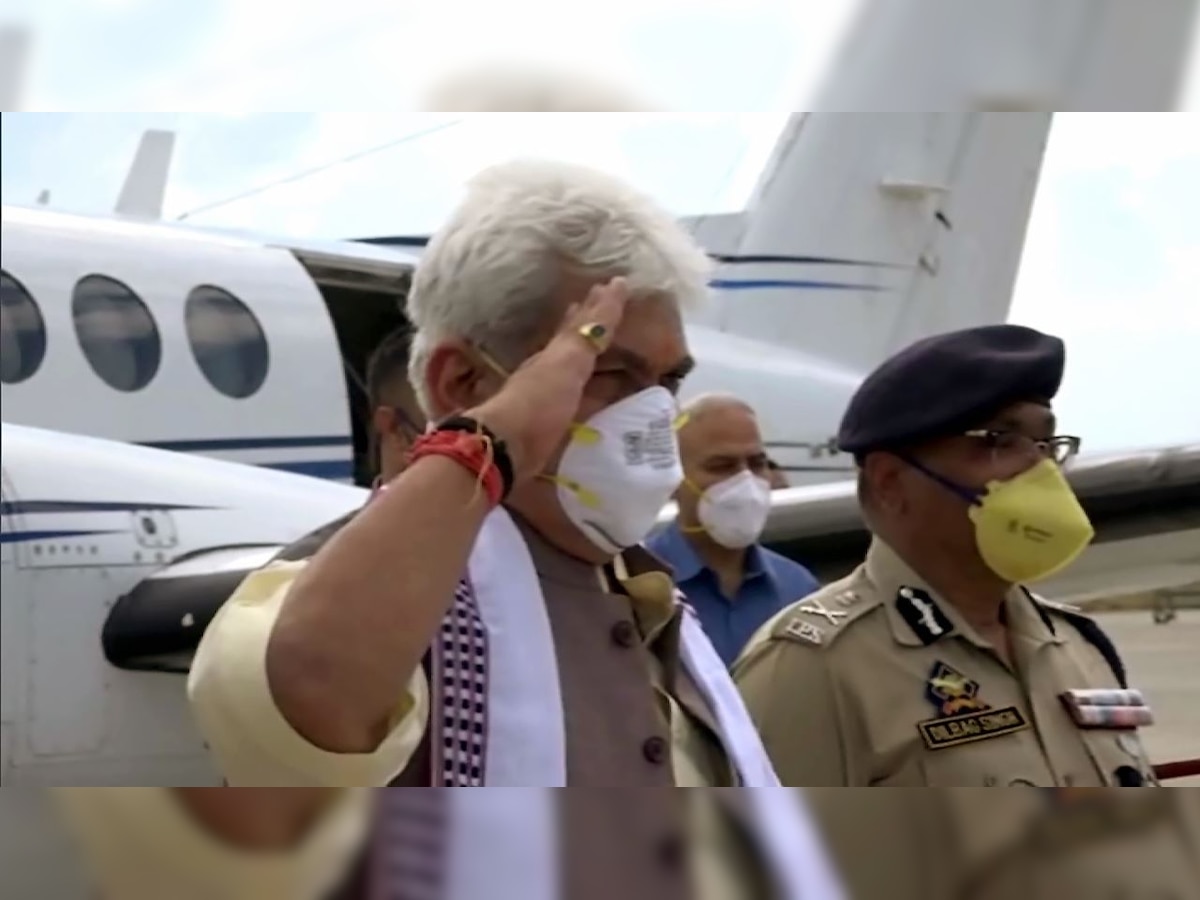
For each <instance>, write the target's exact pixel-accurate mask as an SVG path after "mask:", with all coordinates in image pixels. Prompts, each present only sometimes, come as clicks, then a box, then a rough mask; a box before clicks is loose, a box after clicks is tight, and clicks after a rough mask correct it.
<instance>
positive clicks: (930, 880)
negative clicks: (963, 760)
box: [805, 788, 1200, 900]
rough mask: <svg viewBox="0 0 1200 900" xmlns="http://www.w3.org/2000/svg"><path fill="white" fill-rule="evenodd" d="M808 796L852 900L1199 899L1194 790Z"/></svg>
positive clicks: (1198, 806) (813, 792)
mask: <svg viewBox="0 0 1200 900" xmlns="http://www.w3.org/2000/svg"><path fill="white" fill-rule="evenodd" d="M805 794H806V795H807V798H808V801H809V807H810V809H812V810H813V813H814V816H815V818H816V820H817V823H818V825H819V826H820V827H821V829H822V831H823V833H824V835H825V839H826V842H827V844H828V845H829V847H830V850H831V852H832V853H833V855H834V857H835V858H836V859H837V861H838V862H839V863H840V864H841V867H842V871H843V872H844V873H845V876H846V879H847V882H848V886H849V888H850V890H851V895H852V896H853V897H854V898H855V900H1198V898H1200V792H1196V791H1188V790H1179V791H1170V790H1167V791H1122V790H1118V789H1098V790H1095V791H1094V792H1093V791H1088V792H1087V793H1085V794H1083V796H1081V797H1079V798H1078V799H1075V800H1073V801H1067V802H1064V801H1061V800H1056V799H1055V798H1052V797H1050V796H1048V794H1049V792H1043V791H988V790H983V789H978V788H950V789H945V790H939V791H872V790H867V789H865V788H851V789H844V788H838V789H834V788H809V789H807V790H806V791H805ZM864 860H869V864H864Z"/></svg>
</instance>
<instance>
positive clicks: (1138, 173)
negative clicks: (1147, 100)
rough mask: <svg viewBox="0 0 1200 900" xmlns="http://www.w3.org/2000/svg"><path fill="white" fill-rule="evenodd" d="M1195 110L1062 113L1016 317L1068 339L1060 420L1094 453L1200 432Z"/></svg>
mask: <svg viewBox="0 0 1200 900" xmlns="http://www.w3.org/2000/svg"><path fill="white" fill-rule="evenodd" d="M1188 118H1194V116H1191V115H1185V114H1180V113H1175V114H1164V115H1161V116H1160V115H1150V114H1130V115H1121V116H1116V115H1105V116H1097V115H1092V114H1080V115H1065V114H1064V115H1060V116H1059V117H1058V118H1057V121H1056V124H1055V131H1054V132H1053V134H1052V137H1051V144H1050V147H1049V150H1048V156H1047V161H1046V169H1045V171H1044V173H1043V176H1042V180H1041V187H1040V189H1039V192H1038V196H1037V200H1036V203H1035V206H1034V211H1033V216H1032V219H1031V222H1030V228H1029V233H1028V236H1027V240H1026V246H1025V254H1024V257H1023V259H1022V262H1021V272H1020V276H1019V278H1018V282H1017V288H1016V295H1015V302H1014V306H1013V313H1012V319H1013V321H1017V322H1021V323H1022V324H1027V325H1032V326H1034V327H1036V328H1041V329H1043V330H1045V331H1047V332H1050V333H1053V334H1057V335H1060V336H1062V337H1063V338H1064V340H1065V341H1066V343H1067V359H1068V364H1067V374H1066V378H1065V380H1064V384H1063V391H1062V393H1061V395H1060V397H1059V403H1058V405H1059V412H1060V418H1061V419H1062V421H1063V422H1064V427H1065V428H1067V429H1068V430H1075V431H1081V432H1083V433H1084V436H1085V437H1086V439H1087V443H1086V446H1087V447H1088V448H1089V449H1090V450H1091V451H1096V450H1117V449H1128V448H1131V447H1144V446H1150V445H1154V444H1162V443H1186V442H1193V443H1194V442H1196V441H1197V440H1200V420H1198V419H1197V417H1196V416H1195V415H1194V414H1191V413H1190V412H1189V410H1190V409H1192V408H1194V406H1195V396H1194V394H1195V388H1194V387H1193V386H1194V385H1195V384H1198V383H1200V356H1198V355H1197V354H1196V351H1195V348H1196V347H1197V346H1200V303H1197V302H1196V285H1197V284H1200V219H1197V217H1196V216H1195V215H1194V213H1193V210H1192V209H1191V205H1190V204H1189V203H1188V202H1187V201H1184V200H1182V198H1183V197H1184V196H1191V195H1195V194H1197V193H1200V154H1196V153H1194V152H1193V151H1192V150H1191V149H1190V147H1191V144H1190V143H1189V142H1191V141H1192V139H1193V136H1192V135H1191V134H1190V133H1189V132H1188V130H1187V127H1186V126H1187V123H1186V122H1181V121H1179V120H1180V119H1188ZM1131 198H1132V199H1131Z"/></svg>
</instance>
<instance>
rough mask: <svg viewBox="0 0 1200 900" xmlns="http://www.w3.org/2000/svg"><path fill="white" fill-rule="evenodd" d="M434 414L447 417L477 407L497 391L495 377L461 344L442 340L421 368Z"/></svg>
mask: <svg viewBox="0 0 1200 900" xmlns="http://www.w3.org/2000/svg"><path fill="white" fill-rule="evenodd" d="M425 381H426V384H427V385H428V387H429V394H430V399H431V400H432V401H433V405H434V412H435V414H436V415H438V416H445V415H451V414H453V413H455V412H458V411H459V410H464V409H470V408H471V407H474V406H478V405H479V404H480V403H482V402H483V401H484V400H486V399H488V398H489V397H491V396H492V395H493V394H495V393H496V391H497V390H499V386H500V379H499V377H498V376H497V375H496V374H495V373H493V372H492V371H491V369H489V368H488V366H487V365H486V363H484V362H483V360H482V359H480V358H479V354H478V353H476V352H475V351H474V350H473V349H472V348H471V347H470V346H469V345H468V344H467V343H466V342H465V341H459V340H450V341H444V342H442V343H440V344H438V345H437V346H436V347H434V348H433V352H432V353H431V354H430V355H429V365H428V367H427V368H426V369H425Z"/></svg>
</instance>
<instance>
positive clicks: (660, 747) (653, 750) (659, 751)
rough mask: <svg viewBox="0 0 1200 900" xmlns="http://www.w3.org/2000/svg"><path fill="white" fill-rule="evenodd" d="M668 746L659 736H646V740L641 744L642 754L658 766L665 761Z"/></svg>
mask: <svg viewBox="0 0 1200 900" xmlns="http://www.w3.org/2000/svg"><path fill="white" fill-rule="evenodd" d="M669 749H670V748H669V747H668V746H667V742H666V741H665V740H663V739H662V738H660V737H657V736H655V737H652V738H646V742H645V743H644V744H642V755H643V756H645V757H646V759H647V760H648V761H650V762H652V763H654V765H656V766H660V765H662V764H663V763H665V762H666V761H667V751H668V750H669Z"/></svg>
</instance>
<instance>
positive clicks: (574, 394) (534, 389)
mask: <svg viewBox="0 0 1200 900" xmlns="http://www.w3.org/2000/svg"><path fill="white" fill-rule="evenodd" d="M628 300H629V289H628V286H627V284H626V282H625V279H624V278H614V279H612V280H611V281H609V282H607V283H605V284H598V285H596V286H595V287H593V288H592V290H591V291H590V292H589V293H588V296H587V298H586V299H584V300H583V301H581V302H579V303H576V304H573V305H572V306H571V308H570V309H569V310H567V313H566V315H565V316H564V317H563V321H562V324H561V325H560V326H559V329H558V332H557V334H555V336H554V337H553V338H551V339H550V342H549V343H548V344H546V346H545V347H544V348H542V350H541V351H539V352H538V353H535V354H534V355H533V356H531V357H529V359H527V360H525V362H524V363H522V364H521V365H520V367H518V368H517V370H516V371H514V372H513V373H512V375H511V376H509V378H508V380H507V381H506V382H505V384H504V387H503V388H501V390H500V391H499V392H498V393H497V394H496V396H494V397H492V398H491V399H490V400H488V401H486V402H485V403H483V404H481V405H480V406H478V407H477V408H475V409H473V410H470V411H468V413H467V414H468V415H470V416H472V417H474V418H476V419H478V420H479V421H481V422H483V423H484V424H486V425H487V426H488V427H489V428H491V429H492V430H493V431H494V432H495V433H496V435H497V437H499V438H501V439H502V440H504V441H505V443H506V444H507V445H508V449H509V454H510V456H511V457H512V460H513V467H514V469H515V474H516V479H517V480H518V481H520V480H522V479H524V478H530V477H533V476H535V475H537V474H538V473H539V472H541V471H542V470H543V469H544V468H545V466H546V463H547V462H548V461H549V459H550V457H551V456H552V455H553V453H554V451H555V450H556V449H557V448H558V446H559V444H560V443H561V442H562V439H563V437H564V435H566V433H567V429H568V428H570V427H571V422H572V420H573V418H574V416H575V412H576V410H577V409H578V408H579V401H580V398H581V397H582V395H583V389H584V386H585V385H586V384H587V383H588V380H589V379H590V378H591V377H592V373H593V372H594V370H595V367H596V357H598V356H599V355H600V354H601V353H603V352H604V351H605V350H606V349H607V348H608V345H609V344H610V343H611V341H612V337H613V334H614V333H615V332H616V330H617V326H618V325H620V323H621V319H622V317H623V316H624V315H625V304H626V303H627V302H628Z"/></svg>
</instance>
